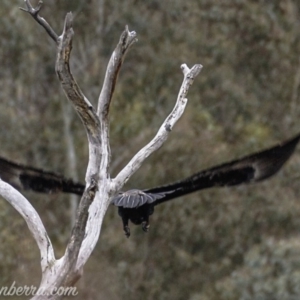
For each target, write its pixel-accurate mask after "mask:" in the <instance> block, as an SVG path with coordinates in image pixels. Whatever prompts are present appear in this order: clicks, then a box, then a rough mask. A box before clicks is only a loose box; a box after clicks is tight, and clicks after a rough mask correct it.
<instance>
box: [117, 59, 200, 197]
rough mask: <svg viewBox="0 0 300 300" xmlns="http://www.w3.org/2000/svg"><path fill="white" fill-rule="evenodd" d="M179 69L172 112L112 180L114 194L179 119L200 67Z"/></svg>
mask: <svg viewBox="0 0 300 300" xmlns="http://www.w3.org/2000/svg"><path fill="white" fill-rule="evenodd" d="M181 69H182V72H183V75H184V78H183V82H182V85H181V88H180V91H179V94H178V97H177V101H176V104H175V107H174V108H173V111H172V112H171V113H170V114H169V116H168V117H167V118H166V120H165V121H164V122H163V124H162V125H161V127H160V129H159V130H158V132H157V134H156V136H155V137H154V138H153V140H152V141H150V143H148V144H147V145H146V146H145V147H143V148H142V149H141V150H140V151H139V152H138V153H137V154H136V155H135V156H134V157H133V158H132V159H131V161H130V162H129V163H128V164H127V165H126V166H125V167H124V168H123V170H122V171H121V172H120V173H119V174H118V175H117V176H116V177H115V178H114V179H113V180H112V185H113V186H114V187H113V188H114V190H115V191H116V192H117V191H119V190H120V189H121V188H122V187H123V185H124V184H125V183H126V182H127V181H128V179H129V178H130V177H131V176H132V174H134V173H135V172H136V171H137V170H138V169H139V168H140V166H141V164H142V163H143V161H144V160H145V159H146V158H147V157H148V156H149V155H151V154H152V153H153V152H154V151H156V150H157V149H159V148H160V147H161V146H162V144H163V143H164V142H165V140H166V139H167V138H168V135H169V133H170V132H171V130H172V128H173V126H174V125H175V123H176V122H177V120H178V119H179V118H180V117H181V115H182V113H183V111H184V109H185V106H186V104H187V98H186V96H187V93H188V90H189V87H190V86H191V85H192V83H193V81H194V79H195V77H196V76H197V75H198V74H199V73H200V71H201V69H202V65H194V66H193V67H192V69H189V68H188V67H187V65H185V64H183V65H182V66H181Z"/></svg>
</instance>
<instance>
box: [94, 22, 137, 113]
mask: <svg viewBox="0 0 300 300" xmlns="http://www.w3.org/2000/svg"><path fill="white" fill-rule="evenodd" d="M136 41H137V38H136V33H135V31H131V32H130V31H129V30H128V26H126V27H125V30H124V31H123V33H122V34H121V36H120V40H119V43H118V45H117V47H116V49H115V50H114V52H113V53H112V55H111V57H110V60H109V63H108V66H107V69H106V74H105V78H104V83H103V88H102V90H101V93H100V96H99V102H98V110H97V113H98V115H99V117H100V118H101V115H103V117H106V116H107V115H108V112H109V105H110V102H111V98H112V95H113V92H114V89H115V85H116V81H117V77H118V74H119V71H120V68H121V66H122V63H123V60H124V58H125V55H126V53H127V50H128V49H129V48H130V46H131V45H132V44H133V43H134V42H136Z"/></svg>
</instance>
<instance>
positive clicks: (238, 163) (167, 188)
mask: <svg viewBox="0 0 300 300" xmlns="http://www.w3.org/2000/svg"><path fill="white" fill-rule="evenodd" d="M299 140H300V133H299V134H297V135H296V136H295V137H293V138H291V139H289V140H287V141H285V142H282V143H279V144H277V145H275V146H273V147H271V148H268V149H265V150H262V151H260V152H256V153H254V154H250V155H247V156H244V157H242V158H239V159H236V160H232V161H230V162H226V163H223V164H220V165H217V166H214V167H211V168H208V169H205V170H202V171H200V172H197V173H195V174H193V175H192V176H190V177H187V178H184V179H182V180H179V181H176V182H174V183H170V184H166V185H162V186H158V187H155V188H150V189H145V190H139V189H131V190H128V191H125V192H123V191H121V192H118V193H117V194H116V195H114V196H113V197H112V199H111V204H112V205H114V206H116V207H118V213H119V216H120V217H121V218H122V222H123V230H124V233H125V235H126V236H127V237H129V236H130V228H129V220H130V221H131V222H132V223H133V224H135V225H140V224H141V225H142V229H143V230H144V231H145V232H147V231H148V230H149V227H150V222H149V217H150V216H151V215H152V214H153V213H154V207H155V206H156V205H160V204H162V203H164V202H166V201H170V200H173V199H176V198H178V197H181V196H184V195H187V194H190V193H193V192H196V191H199V190H203V189H207V188H212V187H229V186H235V185H240V184H249V183H254V182H259V181H262V180H264V179H267V178H269V177H271V176H272V175H274V174H275V173H277V171H279V170H280V169H281V167H282V166H283V165H284V163H285V162H286V161H287V160H288V159H289V158H290V156H291V155H292V154H293V152H294V150H295V148H296V146H297V144H298V142H299ZM0 177H1V179H2V180H4V181H6V182H7V183H9V184H11V185H12V186H13V187H15V188H16V189H18V190H32V191H35V192H40V193H58V192H63V193H73V194H76V195H80V196H81V195H82V194H83V192H84V189H85V185H84V184H82V183H78V182H75V181H73V180H72V179H68V178H65V177H64V176H62V175H59V174H56V173H53V172H48V171H44V170H42V169H38V168H34V167H31V166H25V165H22V164H19V163H16V162H12V161H10V160H7V159H5V158H2V157H0Z"/></svg>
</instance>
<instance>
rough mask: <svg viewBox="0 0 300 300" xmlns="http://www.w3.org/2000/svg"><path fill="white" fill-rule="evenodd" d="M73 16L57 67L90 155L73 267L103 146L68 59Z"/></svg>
mask: <svg viewBox="0 0 300 300" xmlns="http://www.w3.org/2000/svg"><path fill="white" fill-rule="evenodd" d="M72 19H73V17H72V13H68V14H67V15H66V18H65V23H64V29H63V33H62V35H61V36H60V37H59V43H58V51H57V59H56V65H55V70H56V73H57V76H58V78H59V80H60V83H61V85H62V88H63V90H64V92H65V94H66V96H67V98H68V99H69V100H70V101H71V103H72V104H73V106H74V108H75V110H76V111H77V113H78V115H79V116H80V118H81V120H82V123H83V125H84V127H85V129H86V132H87V136H88V140H89V154H90V156H89V164H88V169H87V175H86V181H87V182H86V183H87V185H86V189H85V192H84V194H83V197H82V199H81V201H80V205H79V209H78V212H77V217H76V221H75V226H74V228H73V230H72V234H71V238H70V241H69V243H68V246H67V249H66V253H65V259H66V262H67V263H68V264H70V268H72V267H73V266H74V263H75V262H76V260H77V257H78V253H79V250H80V247H81V243H82V241H83V239H84V235H85V229H86V223H87V219H88V215H89V213H88V210H89V207H90V204H91V203H92V202H93V200H94V197H95V194H96V192H97V189H98V188H97V185H98V172H99V165H100V156H99V149H101V139H100V126H99V119H98V116H97V114H96V113H95V111H94V108H93V106H92V105H91V104H90V102H89V101H88V100H87V98H86V97H85V96H84V95H83V93H82V92H81V90H80V88H79V86H78V84H77V83H76V81H75V79H74V77H73V75H72V73H71V71H70V65H69V59H70V54H71V50H72V37H73V35H74V32H73V28H72Z"/></svg>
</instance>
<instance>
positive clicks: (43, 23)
mask: <svg viewBox="0 0 300 300" xmlns="http://www.w3.org/2000/svg"><path fill="white" fill-rule="evenodd" d="M24 2H25V5H26V8H23V7H20V9H21V10H22V11H25V12H27V13H29V14H30V15H31V16H32V17H33V18H34V19H35V20H36V21H37V22H38V23H39V24H40V25H41V26H42V27H43V28H44V29H45V30H46V31H47V33H48V35H49V36H50V37H51V38H52V39H53V40H54V42H55V43H57V42H58V35H57V34H56V33H55V31H54V30H53V29H52V27H51V26H50V25H49V24H48V22H47V21H46V20H45V19H44V18H42V17H41V16H40V15H39V12H40V10H41V8H42V6H43V1H42V0H40V1H39V3H38V6H37V7H36V8H34V7H33V6H32V5H31V3H30V1H29V0H24Z"/></svg>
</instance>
